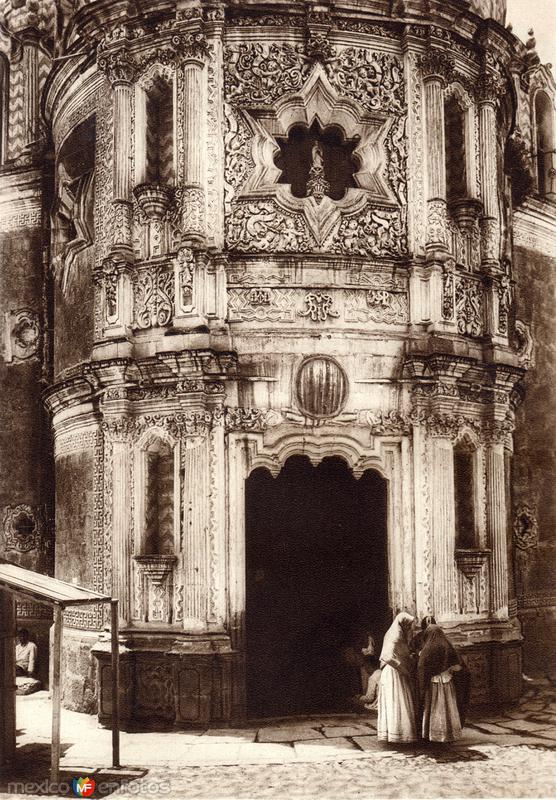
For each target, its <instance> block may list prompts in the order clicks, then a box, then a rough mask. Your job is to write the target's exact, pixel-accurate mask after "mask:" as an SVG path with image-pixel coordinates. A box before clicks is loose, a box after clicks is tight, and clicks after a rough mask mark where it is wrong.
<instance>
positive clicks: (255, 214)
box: [226, 200, 316, 252]
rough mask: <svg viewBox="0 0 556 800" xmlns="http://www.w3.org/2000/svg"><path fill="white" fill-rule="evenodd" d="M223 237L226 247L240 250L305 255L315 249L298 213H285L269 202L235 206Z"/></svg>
mask: <svg viewBox="0 0 556 800" xmlns="http://www.w3.org/2000/svg"><path fill="white" fill-rule="evenodd" d="M226 238H227V242H228V247H230V248H232V249H234V250H240V251H249V250H253V249H255V250H260V251H262V252H276V251H277V252H281V251H282V252H284V251H285V252H288V251H297V252H306V251H308V250H312V249H315V248H316V243H315V242H314V241H313V240H312V237H311V235H310V233H309V231H308V230H307V228H306V226H305V225H304V224H303V217H302V216H301V214H287V213H286V212H285V211H283V210H282V209H281V208H279V207H278V205H277V204H276V202H275V201H273V200H264V201H261V202H247V203H246V202H242V203H237V204H236V205H235V206H234V209H233V211H232V213H231V214H230V215H229V216H228V219H227V221H226Z"/></svg>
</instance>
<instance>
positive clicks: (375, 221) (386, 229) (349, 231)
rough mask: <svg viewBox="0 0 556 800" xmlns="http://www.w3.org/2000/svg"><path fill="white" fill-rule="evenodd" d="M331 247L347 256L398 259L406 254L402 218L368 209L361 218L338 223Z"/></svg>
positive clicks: (395, 213)
mask: <svg viewBox="0 0 556 800" xmlns="http://www.w3.org/2000/svg"><path fill="white" fill-rule="evenodd" d="M331 247H332V249H333V251H334V252H340V253H346V254H351V255H372V256H377V257H380V256H390V257H391V258H395V257H398V258H399V257H400V256H402V255H405V254H407V231H406V226H405V216H404V215H402V213H401V212H400V211H392V210H386V209H377V208H373V207H372V206H371V205H369V206H368V207H367V209H366V210H365V211H364V212H363V213H362V214H361V215H359V216H356V217H349V218H347V219H344V220H343V221H342V223H341V225H340V227H339V229H338V233H337V235H335V236H334V239H333V240H332V242H331Z"/></svg>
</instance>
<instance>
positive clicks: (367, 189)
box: [225, 44, 407, 258]
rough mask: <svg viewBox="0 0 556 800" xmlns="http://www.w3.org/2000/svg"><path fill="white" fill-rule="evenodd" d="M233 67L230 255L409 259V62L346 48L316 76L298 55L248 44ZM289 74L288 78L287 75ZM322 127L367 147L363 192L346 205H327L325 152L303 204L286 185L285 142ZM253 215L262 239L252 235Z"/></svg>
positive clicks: (352, 194) (349, 196)
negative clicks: (279, 156) (281, 147)
mask: <svg viewBox="0 0 556 800" xmlns="http://www.w3.org/2000/svg"><path fill="white" fill-rule="evenodd" d="M227 63H228V73H229V74H228V77H227V82H226V100H227V104H226V106H225V115H226V121H227V128H228V131H227V133H226V139H225V141H226V178H225V180H226V183H225V187H226V194H225V199H226V210H227V215H226V217H227V219H226V223H227V242H228V245H229V247H231V248H235V249H240V250H245V251H247V250H250V249H259V250H263V251H265V250H269V249H275V250H276V249H278V250H283V251H291V250H296V251H302V252H303V251H305V250H308V249H316V250H320V249H323V248H325V249H332V250H333V251H334V252H344V253H346V254H347V253H357V254H359V253H360V254H362V255H376V256H386V255H390V256H392V257H397V258H399V256H400V252H401V254H403V253H405V252H407V242H406V232H405V224H406V220H405V207H406V204H407V183H406V182H407V169H406V167H407V145H406V118H405V98H404V89H403V67H402V64H401V62H399V61H398V60H397V59H396V58H395V57H394V56H390V55H387V54H374V53H370V52H369V51H366V50H363V49H361V50H358V49H356V48H347V49H345V50H343V51H342V52H340V53H339V54H338V56H337V57H335V58H334V59H332V61H329V60H326V59H325V61H324V62H323V61H320V60H319V61H318V63H317V64H316V65H315V66H314V67H311V68H309V67H308V66H307V64H306V63H305V62H304V61H303V57H302V54H301V52H300V49H299V48H294V47H292V46H291V45H277V44H276V45H262V44H249V45H247V44H245V45H240V47H239V50H238V51H233V50H230V51H229V59H227ZM282 67H283V68H284V70H285V72H281V71H280V70H281V68H282ZM370 86H371V87H372V88H373V91H369V87H370ZM348 98H349V99H348ZM354 101H357V105H356V102H354ZM261 105H263V106H265V107H270V108H271V110H270V111H269V112H267V113H264V114H260V113H258V112H257V113H255V112H253V111H252V110H251V109H257V108H260V107H261ZM238 106H243V107H244V110H241V109H240V108H238ZM382 112H387V113H389V114H391V116H390V117H389V118H388V117H385V115H384V113H382ZM313 118H315V119H316V118H318V120H319V124H320V125H321V126H322V127H323V128H326V126H327V125H331V124H334V125H337V126H339V127H341V129H342V131H343V132H344V135H345V136H346V137H347V138H348V139H350V140H352V139H353V138H354V137H358V139H359V142H358V144H357V146H356V149H355V154H356V155H357V157H358V161H359V165H360V166H359V169H358V172H357V173H356V175H355V179H356V184H357V185H356V186H355V187H350V188H349V189H348V190H347V191H346V192H345V193H344V195H343V196H342V197H341V198H340V199H334V200H333V199H331V198H330V197H329V196H328V193H327V192H328V189H329V186H328V181H327V178H326V176H325V173H324V169H323V164H322V155H321V156H320V157H319V149H318V147H316V146H315V147H313V163H312V165H311V169H310V176H309V180H308V183H307V196H306V197H297V196H294V195H293V194H292V192H291V187H290V186H289V184H287V183H280V182H279V177H280V170H279V169H278V167H277V166H276V164H275V163H274V156H275V154H276V152H277V151H278V144H277V141H276V136H277V135H285V133H286V132H287V131H288V130H289V129H290V128H291V126H292V124H294V123H296V122H297V124H301V125H305V124H306V121H307V119H313ZM259 198H261V199H259ZM262 198H264V199H262ZM271 198H272V199H271ZM395 206H398V207H397V208H396V207H395ZM399 206H401V209H400V207H399ZM278 207H279V209H280V210H278ZM246 216H248V217H249V218H250V219H251V220H252V223H251V225H252V228H253V229H254V230H253V229H251V225H250V226H249V227H247V221H246V220H245V217H246ZM269 228H270V229H271V230H270V232H269V230H268V229H269ZM273 229H274V230H273ZM261 234H262V235H261Z"/></svg>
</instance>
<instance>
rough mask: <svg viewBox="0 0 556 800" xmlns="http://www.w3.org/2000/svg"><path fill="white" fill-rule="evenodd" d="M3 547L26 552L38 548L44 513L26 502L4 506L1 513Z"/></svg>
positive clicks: (42, 533) (42, 531)
mask: <svg viewBox="0 0 556 800" xmlns="http://www.w3.org/2000/svg"><path fill="white" fill-rule="evenodd" d="M2 523H3V530H4V547H5V549H6V550H16V551H17V552H19V553H28V552H29V551H30V550H39V549H40V548H41V543H42V539H43V535H44V514H43V512H42V511H41V510H40V509H36V508H32V507H31V506H30V505H27V504H26V503H20V504H19V505H16V506H6V508H5V509H4V515H3V520H2Z"/></svg>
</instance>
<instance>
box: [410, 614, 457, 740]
mask: <svg viewBox="0 0 556 800" xmlns="http://www.w3.org/2000/svg"><path fill="white" fill-rule="evenodd" d="M417 679H418V687H419V701H420V708H421V713H422V735H423V739H428V740H429V741H431V742H453V741H455V740H456V739H459V738H460V737H461V732H462V728H463V725H464V723H465V712H466V709H467V701H468V696H469V672H468V671H467V668H466V667H465V665H464V664H463V662H462V660H461V659H460V657H459V656H458V654H457V653H456V651H455V650H454V648H453V647H452V645H451V644H450V642H449V641H448V639H447V637H446V635H445V633H444V631H443V630H442V628H441V627H440V626H439V625H429V626H428V628H426V630H425V632H424V635H423V649H422V650H421V654H420V656H419V664H418V668H417Z"/></svg>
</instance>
